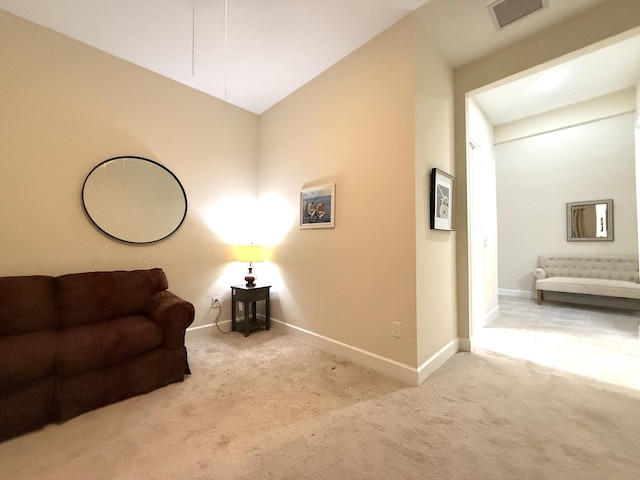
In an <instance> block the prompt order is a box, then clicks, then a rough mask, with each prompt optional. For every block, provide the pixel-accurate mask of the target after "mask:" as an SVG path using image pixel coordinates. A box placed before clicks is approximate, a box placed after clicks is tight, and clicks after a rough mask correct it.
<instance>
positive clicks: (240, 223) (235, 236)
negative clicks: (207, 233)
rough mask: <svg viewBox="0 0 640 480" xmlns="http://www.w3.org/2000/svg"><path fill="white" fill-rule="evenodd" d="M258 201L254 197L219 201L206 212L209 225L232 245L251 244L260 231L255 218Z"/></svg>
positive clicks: (224, 240)
mask: <svg viewBox="0 0 640 480" xmlns="http://www.w3.org/2000/svg"><path fill="white" fill-rule="evenodd" d="M256 210H257V202H256V199H255V198H254V197H229V198H227V199H225V200H223V201H219V202H217V203H216V204H215V205H213V206H212V207H211V208H210V209H209V210H208V211H207V212H206V213H205V221H206V222H207V226H208V227H209V228H210V229H211V231H213V232H214V233H215V234H216V235H218V237H220V239H221V240H222V241H223V242H225V243H229V244H232V245H241V244H250V243H251V242H254V241H256V240H257V239H255V238H254V236H255V235H256V233H257V232H258V231H259V229H258V227H257V226H256V222H255V219H257V218H260V217H259V214H258V213H257V211H256Z"/></svg>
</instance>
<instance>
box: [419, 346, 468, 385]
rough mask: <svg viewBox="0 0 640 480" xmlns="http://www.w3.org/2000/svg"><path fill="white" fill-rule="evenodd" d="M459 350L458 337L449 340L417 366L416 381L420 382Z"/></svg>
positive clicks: (420, 383)
mask: <svg viewBox="0 0 640 480" xmlns="http://www.w3.org/2000/svg"><path fill="white" fill-rule="evenodd" d="M459 350H460V339H459V338H456V339H455V340H451V341H450V342H449V343H448V344H447V345H445V346H444V347H442V348H441V349H440V350H439V351H438V352H437V353H435V354H434V355H432V356H431V358H429V359H428V360H427V361H426V362H424V363H423V364H422V365H420V366H419V367H418V383H417V384H416V385H422V383H423V382H424V381H425V380H426V379H427V378H429V377H430V376H431V375H433V374H434V373H435V372H436V370H438V369H439V368H440V367H441V366H442V365H444V364H445V363H446V362H447V360H449V359H450V358H451V357H453V356H454V355H455V354H456V353H457V352H458V351H459Z"/></svg>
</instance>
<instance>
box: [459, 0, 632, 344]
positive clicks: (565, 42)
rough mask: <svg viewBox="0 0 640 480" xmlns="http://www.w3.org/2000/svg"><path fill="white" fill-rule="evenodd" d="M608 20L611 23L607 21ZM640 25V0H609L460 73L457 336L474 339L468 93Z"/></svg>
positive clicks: (468, 66)
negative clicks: (469, 214) (469, 212)
mask: <svg viewBox="0 0 640 480" xmlns="http://www.w3.org/2000/svg"><path fill="white" fill-rule="evenodd" d="M604 19H606V21H604ZM638 25H640V2H638V1H637V0H610V1H609V2H605V3H603V4H600V5H598V6H596V7H594V8H593V9H590V10H587V11H585V12H583V13H581V14H578V15H576V16H575V17H572V18H570V19H569V20H566V21H564V22H562V23H559V24H557V25H555V26H553V27H551V28H548V29H546V30H544V31H542V32H540V33H539V34H536V35H533V36H531V37H529V38H527V39H524V40H522V41H519V42H516V43H514V44H512V45H510V46H508V47H506V48H504V49H502V50H499V51H497V52H495V53H493V54H490V55H488V56H486V57H484V58H481V59H479V60H477V61H474V62H472V63H470V64H468V65H466V66H464V67H461V68H459V69H457V70H456V71H455V151H456V171H457V172H458V175H457V180H458V187H459V188H458V206H459V207H460V209H459V210H458V225H459V228H458V242H457V258H458V263H457V268H458V271H457V274H458V285H457V286H458V335H459V336H460V337H462V338H470V337H471V336H472V331H471V329H470V325H469V288H468V287H469V283H468V282H469V280H468V272H469V263H468V257H469V253H468V249H469V243H468V240H467V234H468V232H467V227H466V225H467V209H466V202H467V198H466V197H467V194H466V190H467V179H466V161H467V160H466V142H467V132H466V124H467V119H466V111H465V109H466V105H465V103H466V95H467V93H469V92H472V91H473V90H475V89H478V88H480V87H483V86H486V85H489V84H491V83H493V82H496V81H498V80H501V79H504V78H506V77H508V76H511V75H515V74H517V73H519V72H523V71H525V70H527V69H530V68H534V67H536V66H539V65H541V64H543V63H546V62H550V61H552V60H554V59H558V58H559V57H561V56H563V55H567V54H570V53H572V52H575V51H577V50H579V49H582V48H585V47H588V46H590V45H593V44H594V43H596V42H599V41H603V40H606V39H608V38H610V37H612V36H614V35H618V34H620V33H622V32H625V31H628V30H630V29H633V28H636V27H638Z"/></svg>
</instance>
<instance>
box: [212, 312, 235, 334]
mask: <svg viewBox="0 0 640 480" xmlns="http://www.w3.org/2000/svg"><path fill="white" fill-rule="evenodd" d="M211 308H216V307H211ZM217 309H218V314H217V315H216V319H215V320H214V321H213V323H215V324H216V328H217V329H218V331H219V332H220V333H229V332H231V328H229V330H227V331H226V332H225V331H224V330H222V329H221V328H220V325H218V320H219V319H220V313H221V312H222V306H220V307H217Z"/></svg>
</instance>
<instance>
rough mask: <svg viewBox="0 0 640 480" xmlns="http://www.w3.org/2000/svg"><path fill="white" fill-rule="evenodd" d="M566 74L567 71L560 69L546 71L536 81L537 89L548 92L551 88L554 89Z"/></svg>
mask: <svg viewBox="0 0 640 480" xmlns="http://www.w3.org/2000/svg"><path fill="white" fill-rule="evenodd" d="M566 76H567V75H566V73H564V72H562V71H559V70H553V71H550V72H545V73H543V74H542V75H541V76H540V78H539V79H538V81H537V82H536V85H535V89H536V91H538V92H548V91H549V90H553V89H554V88H556V87H557V86H558V85H560V84H561V83H562V81H563V80H564V79H565V77H566Z"/></svg>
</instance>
